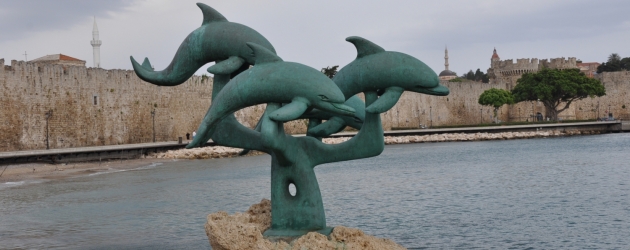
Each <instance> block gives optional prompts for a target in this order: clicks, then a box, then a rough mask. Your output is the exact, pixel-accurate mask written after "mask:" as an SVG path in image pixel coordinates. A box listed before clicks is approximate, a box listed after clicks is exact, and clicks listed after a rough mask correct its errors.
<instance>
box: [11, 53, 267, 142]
mask: <svg viewBox="0 0 630 250" xmlns="http://www.w3.org/2000/svg"><path fill="white" fill-rule="evenodd" d="M211 91H212V78H202V77H200V76H193V77H192V78H190V79H189V80H188V81H186V82H185V83H183V84H181V85H178V86H175V87H159V86H155V85H152V84H149V83H147V82H144V81H142V80H141V79H140V78H138V77H137V76H136V74H135V73H134V72H133V71H131V70H104V69H100V68H86V67H74V66H62V65H43V64H41V65H40V64H36V63H26V62H23V61H19V62H18V61H11V66H5V65H4V59H0V151H15V150H29V149H45V148H46V115H45V114H46V112H48V111H50V110H52V116H50V118H49V119H48V130H49V131H48V139H49V145H50V148H68V147H82V146H97V145H115V144H127V143H141V142H151V141H153V117H152V116H151V112H152V111H153V110H155V117H154V118H155V136H156V140H157V141H174V140H177V138H178V137H180V136H181V137H183V138H184V139H185V138H186V136H185V135H186V133H191V134H192V132H193V131H195V130H196V129H197V127H198V125H199V123H200V122H201V120H202V118H203V116H204V115H205V113H206V111H207V110H208V107H209V106H210V102H211V94H212V92H211ZM262 112H263V109H262V108H261V107H250V108H248V109H245V110H242V111H239V112H237V113H236V115H237V117H238V119H239V121H241V122H242V123H243V124H245V125H247V126H250V127H253V126H255V124H256V122H257V119H258V117H260V115H259V114H262Z"/></svg>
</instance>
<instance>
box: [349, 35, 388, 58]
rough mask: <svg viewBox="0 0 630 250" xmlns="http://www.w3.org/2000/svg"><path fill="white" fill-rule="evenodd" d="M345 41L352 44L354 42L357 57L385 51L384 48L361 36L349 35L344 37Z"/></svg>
mask: <svg viewBox="0 0 630 250" xmlns="http://www.w3.org/2000/svg"><path fill="white" fill-rule="evenodd" d="M346 41H348V42H351V43H352V44H354V47H355V48H357V58H361V57H364V56H367V55H372V54H376V53H380V52H385V49H383V48H382V47H381V46H378V45H376V44H375V43H373V42H370V41H368V40H367V39H365V38H363V37H358V36H351V37H348V38H346Z"/></svg>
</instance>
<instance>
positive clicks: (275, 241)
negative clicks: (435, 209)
mask: <svg viewBox="0 0 630 250" xmlns="http://www.w3.org/2000/svg"><path fill="white" fill-rule="evenodd" d="M270 226H271V202H270V201H269V200H267V199H264V200H262V201H261V203H259V204H254V205H252V206H251V207H250V208H249V210H248V211H247V212H245V213H236V214H234V215H229V214H227V213H226V212H217V213H213V214H209V215H208V221H207V223H206V225H205V228H206V234H207V236H208V240H209V241H210V246H212V249H213V250H228V249H231V250H234V249H243V250H249V249H261V250H266V249H269V250H271V249H331V250H332V249H369V250H376V249H390V250H399V249H405V248H404V247H402V246H400V245H398V244H396V243H395V242H393V241H391V240H389V239H381V238H377V237H374V236H370V235H366V234H365V233H363V231H361V230H359V229H354V228H347V227H344V226H337V227H335V228H334V229H333V228H325V229H322V230H320V231H322V232H307V233H306V234H304V235H301V236H295V237H285V236H266V237H264V236H263V233H262V232H265V235H269V234H277V235H286V234H288V233H290V232H286V231H280V230H275V231H274V230H271V231H270V229H269V228H270ZM331 231H332V232H331ZM293 233H294V234H296V233H295V232H293Z"/></svg>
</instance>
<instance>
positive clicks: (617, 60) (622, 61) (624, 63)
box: [597, 53, 630, 74]
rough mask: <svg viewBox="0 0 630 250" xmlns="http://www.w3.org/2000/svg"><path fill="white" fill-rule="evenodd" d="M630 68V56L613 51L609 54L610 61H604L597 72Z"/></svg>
mask: <svg viewBox="0 0 630 250" xmlns="http://www.w3.org/2000/svg"><path fill="white" fill-rule="evenodd" d="M622 70H630V57H626V58H621V56H619V54H617V53H612V54H610V56H608V61H606V62H604V63H602V64H601V65H599V66H598V67H597V73H598V74H599V73H602V72H614V71H622Z"/></svg>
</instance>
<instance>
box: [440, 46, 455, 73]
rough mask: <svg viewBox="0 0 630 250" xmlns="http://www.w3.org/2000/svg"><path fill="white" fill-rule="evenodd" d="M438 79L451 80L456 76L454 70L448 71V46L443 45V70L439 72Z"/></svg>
mask: <svg viewBox="0 0 630 250" xmlns="http://www.w3.org/2000/svg"><path fill="white" fill-rule="evenodd" d="M439 77H440V80H445V81H448V80H451V79H455V78H457V74H455V72H453V71H450V70H449V69H448V48H447V47H444V70H443V71H442V72H440V75H439Z"/></svg>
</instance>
